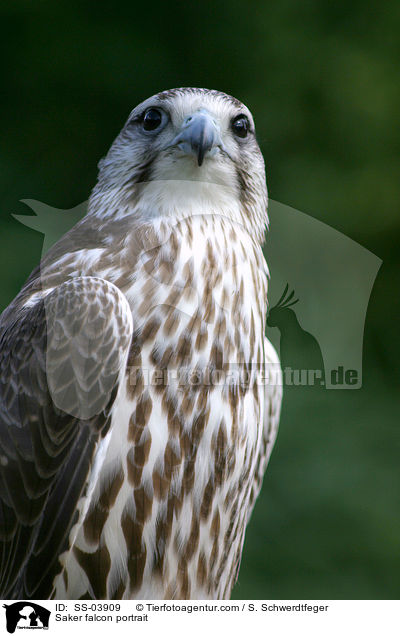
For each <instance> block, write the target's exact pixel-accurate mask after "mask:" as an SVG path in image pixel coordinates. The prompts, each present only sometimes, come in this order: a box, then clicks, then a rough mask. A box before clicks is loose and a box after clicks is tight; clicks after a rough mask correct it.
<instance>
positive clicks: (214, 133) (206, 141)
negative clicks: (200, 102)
mask: <svg viewBox="0 0 400 636" xmlns="http://www.w3.org/2000/svg"><path fill="white" fill-rule="evenodd" d="M171 145H173V146H179V148H181V150H183V151H184V152H185V153H187V154H194V155H195V156H196V158H197V163H198V165H199V166H201V165H202V163H203V160H204V156H205V154H206V152H209V151H211V150H212V148H214V147H216V146H221V147H222V141H221V134H220V131H219V128H218V126H217V124H216V123H215V121H214V119H213V118H212V116H211V115H210V113H208V112H207V111H206V110H203V109H201V110H198V111H197V112H195V113H193V115H189V116H188V117H186V119H185V121H184V122H183V126H182V128H181V132H180V133H179V134H178V135H177V136H176V137H175V139H174V141H173V142H172V144H171Z"/></svg>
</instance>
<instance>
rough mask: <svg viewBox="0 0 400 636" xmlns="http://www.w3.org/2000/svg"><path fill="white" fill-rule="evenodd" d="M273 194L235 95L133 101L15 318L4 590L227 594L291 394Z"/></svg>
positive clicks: (5, 440)
mask: <svg viewBox="0 0 400 636" xmlns="http://www.w3.org/2000/svg"><path fill="white" fill-rule="evenodd" d="M149 112H150V115H149ZM155 113H156V114H155ZM157 113H158V114H157ZM150 120H151V121H150ZM154 126H155V127H154ZM146 128H147V130H146ZM266 210H267V192H266V186H265V175H264V163H263V160H262V156H261V153H260V151H259V148H258V145H257V142H256V139H255V135H254V124H253V121H252V117H251V114H250V112H249V111H248V109H247V108H246V107H245V106H243V104H241V103H240V102H239V101H238V100H236V99H234V98H232V97H229V96H227V95H225V94H223V93H220V92H218V91H209V90H205V89H175V90H171V91H165V92H164V93H160V94H159V95H156V96H154V97H152V98H150V99H149V100H146V102H144V103H143V104H141V105H139V106H138V107H136V108H135V109H134V111H133V112H132V113H131V116H130V117H129V119H128V122H127V124H126V125H125V126H124V128H123V129H122V131H121V133H120V134H119V136H118V137H117V139H116V140H115V142H114V144H113V145H112V147H111V149H110V151H109V153H108V155H107V156H106V157H105V159H103V160H102V162H101V163H100V173H99V179H98V183H97V185H96V186H95V188H94V190H93V193H92V196H91V199H90V202H89V210H88V214H87V215H86V217H85V218H84V219H83V220H82V221H81V222H80V223H78V224H77V225H76V226H75V227H74V228H73V229H72V230H71V231H70V232H68V234H66V235H65V236H64V237H63V238H62V239H61V240H60V241H59V242H58V243H57V244H56V245H55V246H54V247H53V248H52V249H51V250H50V252H49V253H48V254H47V255H46V256H45V258H44V259H43V261H42V263H41V265H40V268H38V269H37V270H35V271H34V272H33V273H32V275H31V276H30V278H29V279H28V281H27V283H26V284H25V286H24V288H23V289H22V291H21V292H20V294H19V295H18V296H17V298H16V299H15V300H14V302H13V303H12V305H10V307H9V308H8V309H7V310H6V311H5V312H4V313H3V314H2V316H1V319H0V398H1V406H0V469H1V482H0V497H1V501H0V503H1V507H0V512H1V515H2V523H1V535H0V539H1V541H2V543H1V548H2V552H1V573H0V577H1V582H0V589H1V593H2V595H3V597H16V598H46V597H48V596H52V597H55V598H226V597H229V595H230V592H231V589H232V586H233V584H234V582H235V580H236V576H237V572H238V568H239V563H240V556H241V551H242V547H243V540H244V533H245V527H246V524H247V521H248V519H249V515H250V512H251V509H252V506H253V505H254V500H255V498H256V496H257V494H258V491H259V489H260V486H261V481H262V477H263V474H264V471H265V468H266V464H267V461H268V457H269V454H270V451H271V449H272V446H273V442H274V439H275V435H276V431H277V426H278V420H279V410H280V400H281V387H280V382H279V362H278V359H277V356H276V353H275V351H274V350H273V348H272V346H271V345H270V343H269V342H268V340H267V339H266V338H265V337H264V332H265V314H266V294H267V275H268V270H267V266H266V263H265V261H264V258H263V255H262V250H261V245H262V242H263V239H264V231H265V226H266V223H267V212H266ZM266 364H269V365H272V367H273V370H274V372H275V374H278V382H273V383H270V384H268V383H267V384H265V383H263V382H259V378H260V374H259V373H258V374H253V375H251V374H250V376H248V377H250V380H248V381H244V376H243V372H247V373H248V374H249V373H250V372H251V371H254V370H258V371H260V369H261V370H262V369H264V366H265V365H266ZM217 371H219V372H220V373H221V374H222V375H221V376H220V377H222V378H223V381H219V382H218V381H216V378H217V377H218V376H217V375H216V372H217ZM239 372H241V373H239ZM198 378H200V381H198ZM210 378H211V381H210ZM275 379H276V378H275Z"/></svg>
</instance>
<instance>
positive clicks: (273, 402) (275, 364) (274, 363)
mask: <svg viewBox="0 0 400 636" xmlns="http://www.w3.org/2000/svg"><path fill="white" fill-rule="evenodd" d="M264 355H265V365H266V368H265V371H264V378H265V393H264V395H265V408H264V426H263V436H262V441H261V450H260V453H259V456H258V461H257V466H256V470H255V474H254V481H253V485H252V489H251V493H250V506H249V514H248V517H247V520H249V518H250V516H251V513H252V511H253V507H254V504H255V501H256V499H257V497H258V494H259V492H260V490H261V486H262V481H263V477H264V473H265V470H266V468H267V464H268V461H269V458H270V455H271V452H272V449H273V447H274V443H275V439H276V435H277V433H278V427H279V417H280V413H281V403H282V370H281V365H280V361H279V357H278V354H277V353H276V351H275V349H274V347H273V346H272V344H271V343H270V341H269V340H268V338H264Z"/></svg>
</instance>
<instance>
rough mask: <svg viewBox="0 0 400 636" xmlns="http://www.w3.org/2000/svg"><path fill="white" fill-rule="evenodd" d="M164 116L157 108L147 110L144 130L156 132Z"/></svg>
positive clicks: (144, 118)
mask: <svg viewBox="0 0 400 636" xmlns="http://www.w3.org/2000/svg"><path fill="white" fill-rule="evenodd" d="M162 119H163V118H162V114H161V112H160V111H159V110H157V109H156V108H149V110H146V112H145V114H144V117H143V129H144V130H148V131H150V130H156V129H157V128H158V127H159V126H160V125H161V122H162Z"/></svg>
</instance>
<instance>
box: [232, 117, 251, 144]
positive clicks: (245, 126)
mask: <svg viewBox="0 0 400 636" xmlns="http://www.w3.org/2000/svg"><path fill="white" fill-rule="evenodd" d="M231 126H232V130H233V132H234V134H235V135H236V137H242V139H243V138H244V137H247V133H248V132H249V130H250V122H249V120H248V118H247V117H246V115H238V116H237V117H235V118H234V119H233V120H232V124H231Z"/></svg>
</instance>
